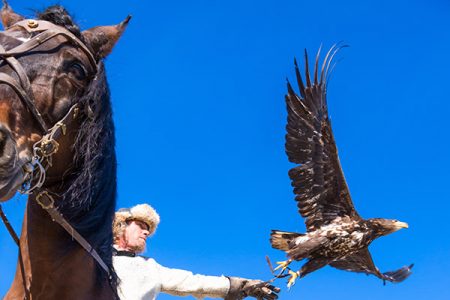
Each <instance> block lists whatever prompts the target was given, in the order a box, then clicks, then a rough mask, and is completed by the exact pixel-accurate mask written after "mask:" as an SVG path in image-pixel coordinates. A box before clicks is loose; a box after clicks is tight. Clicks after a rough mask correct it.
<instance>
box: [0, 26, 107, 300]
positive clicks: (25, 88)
mask: <svg viewBox="0 0 450 300" xmlns="http://www.w3.org/2000/svg"><path fill="white" fill-rule="evenodd" d="M14 27H20V28H21V29H22V30H26V31H27V32H28V33H29V34H36V35H35V36H33V37H32V38H31V39H29V40H27V41H25V42H24V43H22V44H20V45H19V46H17V47H15V48H13V49H11V50H8V51H6V50H5V49H4V48H3V47H2V46H1V45H0V61H1V60H3V61H5V62H6V63H7V64H8V65H9V66H10V67H11V68H12V70H13V71H14V72H15V73H16V75H17V77H18V78H19V80H16V79H15V78H14V77H12V76H10V75H8V74H5V73H0V84H6V85H8V86H10V87H11V88H12V89H13V90H14V92H15V93H16V94H17V95H18V97H19V98H20V100H21V102H22V103H23V105H24V106H25V107H26V108H27V109H28V110H29V112H30V113H31V115H32V116H33V118H34V120H35V121H36V122H37V123H38V125H39V127H40V129H41V131H42V133H43V137H42V139H41V140H39V141H38V142H37V143H35V144H34V146H33V158H32V160H31V161H30V162H28V163H26V164H25V165H24V166H23V170H24V173H25V179H24V182H23V184H22V188H21V189H20V190H19V192H21V193H23V194H35V195H36V196H35V199H36V201H37V203H38V204H39V205H40V206H41V207H42V208H43V209H44V210H46V211H47V213H48V214H49V215H50V217H51V218H52V220H53V221H55V222H57V223H58V224H59V225H61V226H62V227H63V228H64V229H65V230H66V231H67V232H68V233H69V234H70V235H71V236H72V238H73V239H75V240H76V241H77V242H78V243H79V244H80V246H81V247H83V248H84V249H85V250H86V251H87V252H88V253H89V254H90V255H91V256H92V257H93V258H94V259H95V261H96V262H97V263H98V264H99V265H100V267H101V268H102V269H103V270H104V271H105V272H106V273H107V275H108V278H109V280H110V282H111V279H112V271H111V270H110V268H109V267H108V266H107V265H106V263H105V262H104V261H103V260H102V258H101V257H100V256H99V254H98V253H97V251H96V250H95V249H94V248H93V247H92V246H91V245H90V244H89V242H88V241H87V240H86V239H85V238H83V236H81V235H80V234H79V233H78V232H77V231H76V230H75V228H73V227H72V225H70V223H69V222H68V221H67V220H66V219H65V218H64V217H63V215H62V214H61V213H60V212H59V210H58V208H57V207H56V206H55V200H54V198H53V197H52V195H51V194H49V192H48V191H46V190H44V189H41V187H42V185H43V184H44V183H45V176H46V170H47V169H48V168H49V167H50V166H51V165H52V156H53V155H54V154H55V153H56V152H57V151H58V150H59V143H58V139H59V138H61V137H62V136H64V135H65V134H66V131H67V127H68V126H70V125H71V124H72V123H73V122H74V121H75V120H76V119H77V118H78V117H79V115H80V109H81V108H80V107H79V105H78V104H74V105H73V106H72V107H71V108H70V109H69V111H68V112H67V113H66V115H65V116H64V117H63V118H62V119H61V120H59V121H58V122H56V123H55V124H54V125H53V126H52V127H51V128H48V127H47V124H46V123H45V121H44V119H43V118H42V115H41V114H40V112H39V111H38V109H37V107H36V103H35V100H34V95H33V91H32V89H31V84H30V81H29V78H28V76H27V74H26V72H25V70H24V68H23V67H22V65H21V64H20V62H19V61H18V60H17V59H16V58H15V56H17V55H22V54H25V53H26V52H29V51H31V50H32V49H34V48H36V47H38V46H39V45H41V44H43V43H45V42H46V41H48V40H50V39H52V38H54V37H56V36H63V37H65V38H66V39H67V40H68V41H69V42H71V43H73V44H75V45H76V46H77V47H78V48H79V49H81V50H82V51H83V52H84V53H85V54H86V56H87V57H88V59H89V61H90V63H91V65H92V67H93V69H94V70H95V72H97V69H98V67H97V63H96V60H95V57H94V55H93V54H92V52H91V51H90V50H89V49H88V48H87V46H86V45H85V44H84V43H83V42H82V41H80V40H79V39H78V38H77V37H76V36H75V35H73V34H72V33H71V32H69V31H68V30H67V29H65V28H63V27H60V26H57V25H55V24H53V23H51V22H47V21H43V20H31V19H29V20H23V21H20V22H18V23H16V24H14V25H13V26H11V27H9V28H8V29H10V28H14ZM0 217H1V219H2V220H3V222H4V223H5V226H6V228H7V229H8V232H9V233H10V234H11V236H12V238H13V239H14V241H15V242H16V244H17V245H18V246H19V265H20V268H21V273H22V280H23V285H24V289H25V299H27V300H28V299H30V292H29V290H28V288H27V286H26V281H25V273H24V271H25V270H24V265H23V261H22V255H21V251H20V241H19V238H18V236H17V234H16V233H15V232H14V229H13V228H12V226H11V224H10V223H9V221H8V219H7V218H6V216H5V214H4V213H3V210H2V208H1V205H0Z"/></svg>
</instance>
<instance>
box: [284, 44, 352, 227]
mask: <svg viewBox="0 0 450 300" xmlns="http://www.w3.org/2000/svg"><path fill="white" fill-rule="evenodd" d="M340 48H341V47H336V46H334V47H333V48H331V49H330V51H328V53H327V55H326V57H325V60H324V62H323V64H322V67H321V70H320V72H319V70H318V69H319V54H320V50H319V52H318V53H317V56H316V61H315V68H314V79H313V80H314V81H313V82H312V81H311V78H310V72H309V67H308V56H307V53H306V51H305V77H306V86H305V84H304V83H303V80H302V78H301V75H300V71H299V69H298V65H297V62H295V70H296V75H297V81H298V86H299V90H300V96H298V95H297V94H296V93H295V92H294V90H293V89H292V87H291V85H290V83H289V82H288V94H287V95H286V103H287V110H288V123H287V126H286V130H287V134H286V154H287V155H288V158H289V161H291V162H293V163H296V164H299V165H298V166H296V167H294V168H292V169H291V170H290V171H289V177H290V178H291V180H292V186H293V187H294V193H295V194H296V197H295V199H296V201H297V206H298V208H299V212H300V214H301V215H302V216H303V217H304V218H305V223H306V227H307V230H308V231H312V230H315V229H318V228H319V227H320V226H321V225H324V224H327V223H330V222H331V221H333V220H334V219H335V218H336V217H338V216H350V217H352V218H355V219H360V217H359V215H358V213H357V212H356V211H355V208H354V207H353V203H352V200H351V198H350V192H349V190H348V187H347V183H346V181H345V178H344V174H343V171H342V168H341V165H340V162H339V157H338V152H337V148H336V144H335V141H334V137H333V132H332V130H331V122H330V119H329V117H328V111H327V102H326V82H327V76H328V73H329V70H330V65H331V62H332V60H333V57H334V55H335V54H336V52H337V51H338V50H339V49H340ZM319 76H320V78H319Z"/></svg>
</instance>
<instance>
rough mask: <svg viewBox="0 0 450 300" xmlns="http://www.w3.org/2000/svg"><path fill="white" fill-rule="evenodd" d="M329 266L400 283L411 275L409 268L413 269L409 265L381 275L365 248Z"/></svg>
mask: <svg viewBox="0 0 450 300" xmlns="http://www.w3.org/2000/svg"><path fill="white" fill-rule="evenodd" d="M330 266H332V267H334V268H337V269H340V270H345V271H350V272H357V273H365V274H368V275H369V274H372V275H375V276H377V277H378V278H380V279H382V280H383V282H386V281H390V282H401V281H403V280H405V279H406V278H408V277H409V275H411V274H412V272H411V268H412V267H413V265H409V266H404V267H402V268H400V269H398V270H396V271H389V272H385V273H381V272H380V270H378V268H377V267H376V266H375V264H374V263H373V260H372V256H371V255H370V252H369V249H367V247H366V248H364V249H362V250H360V251H359V252H357V253H355V254H352V255H350V256H347V257H345V258H343V259H340V260H336V261H334V262H332V263H330Z"/></svg>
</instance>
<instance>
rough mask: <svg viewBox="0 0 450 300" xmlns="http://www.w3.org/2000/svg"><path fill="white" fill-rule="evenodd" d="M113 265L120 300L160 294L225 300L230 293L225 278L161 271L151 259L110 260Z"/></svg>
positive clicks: (140, 299)
mask: <svg viewBox="0 0 450 300" xmlns="http://www.w3.org/2000/svg"><path fill="white" fill-rule="evenodd" d="M113 265H114V269H115V270H116V273H117V276H118V277H119V285H118V293H119V296H120V299H121V300H154V299H156V297H157V296H158V294H159V293H167V294H171V295H175V296H187V295H192V296H194V297H195V298H198V299H202V298H204V297H210V298H224V297H225V296H226V294H227V293H228V290H229V289H230V281H229V279H228V278H226V277H224V276H220V277H218V276H204V275H194V274H192V273H191V272H189V271H184V270H179V269H170V268H166V267H163V266H161V265H160V264H158V263H157V262H156V261H155V260H154V259H152V258H145V257H142V256H135V257H130V256H113Z"/></svg>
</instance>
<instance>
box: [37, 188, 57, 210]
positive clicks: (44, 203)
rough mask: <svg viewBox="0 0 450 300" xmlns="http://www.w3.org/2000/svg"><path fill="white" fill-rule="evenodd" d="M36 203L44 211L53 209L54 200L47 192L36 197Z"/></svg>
mask: <svg viewBox="0 0 450 300" xmlns="http://www.w3.org/2000/svg"><path fill="white" fill-rule="evenodd" d="M36 201H37V203H38V204H39V205H40V206H41V207H42V208H43V209H45V210H49V209H51V208H54V207H55V199H53V197H52V196H51V195H50V194H49V193H48V192H47V191H42V192H40V193H39V194H38V195H37V196H36Z"/></svg>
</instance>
